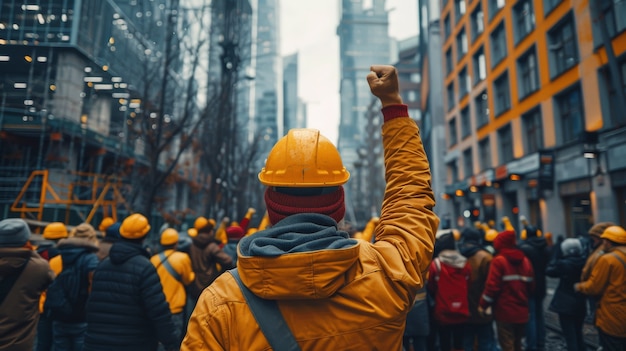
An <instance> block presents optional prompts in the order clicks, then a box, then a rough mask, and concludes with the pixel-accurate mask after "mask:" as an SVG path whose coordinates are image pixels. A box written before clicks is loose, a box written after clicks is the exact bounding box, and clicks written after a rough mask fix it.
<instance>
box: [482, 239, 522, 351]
mask: <svg viewBox="0 0 626 351" xmlns="http://www.w3.org/2000/svg"><path fill="white" fill-rule="evenodd" d="M494 247H495V249H496V256H495V257H494V258H493V260H492V261H491V265H490V267H489V275H488V276H487V282H486V284H485V290H484V291H483V294H482V297H481V298H480V302H479V306H478V312H479V313H481V314H485V315H488V314H489V312H490V311H489V307H492V311H493V318H494V320H495V321H496V327H497V330H498V342H499V343H500V348H502V351H521V350H522V338H523V337H524V333H525V328H526V323H528V316H529V309H528V299H529V298H530V295H531V293H532V291H533V289H534V284H533V277H534V273H533V267H532V264H531V263H530V260H529V259H528V258H526V256H525V255H524V253H523V252H522V251H521V250H520V249H518V248H517V244H516V240H515V232H514V231H512V230H505V231H503V232H501V233H499V234H498V236H497V237H496V239H495V240H494Z"/></svg>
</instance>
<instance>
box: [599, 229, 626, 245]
mask: <svg viewBox="0 0 626 351" xmlns="http://www.w3.org/2000/svg"><path fill="white" fill-rule="evenodd" d="M600 237H601V238H602V239H607V240H611V241H612V242H614V243H617V244H626V230H624V228H622V227H620V226H617V225H614V226H610V227H608V228H606V229H605V230H604V232H602V235H600Z"/></svg>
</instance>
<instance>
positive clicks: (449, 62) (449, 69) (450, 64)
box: [446, 48, 453, 75]
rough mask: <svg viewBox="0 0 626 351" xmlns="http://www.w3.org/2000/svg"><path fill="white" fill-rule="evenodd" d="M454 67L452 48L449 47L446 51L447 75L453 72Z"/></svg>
mask: <svg viewBox="0 0 626 351" xmlns="http://www.w3.org/2000/svg"><path fill="white" fill-rule="evenodd" d="M452 67H453V62H452V48H449V49H448V51H446V75H448V74H450V73H452Z"/></svg>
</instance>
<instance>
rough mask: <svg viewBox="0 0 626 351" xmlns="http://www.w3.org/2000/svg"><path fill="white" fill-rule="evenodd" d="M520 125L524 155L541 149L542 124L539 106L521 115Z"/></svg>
mask: <svg viewBox="0 0 626 351" xmlns="http://www.w3.org/2000/svg"><path fill="white" fill-rule="evenodd" d="M522 125H523V128H524V135H525V140H524V141H525V143H524V149H525V150H524V151H525V154H526V155H529V154H532V153H535V152H537V151H539V150H540V149H541V148H543V129H542V127H543V123H542V122H541V109H540V108H539V106H537V107H535V108H534V109H532V110H530V111H528V112H526V113H525V114H523V115H522Z"/></svg>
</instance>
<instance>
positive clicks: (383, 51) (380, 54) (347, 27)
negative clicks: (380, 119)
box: [337, 0, 396, 222]
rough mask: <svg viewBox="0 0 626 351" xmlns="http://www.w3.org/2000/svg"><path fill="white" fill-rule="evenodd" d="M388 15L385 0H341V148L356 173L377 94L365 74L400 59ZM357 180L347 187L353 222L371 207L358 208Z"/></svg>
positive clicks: (348, 212) (368, 211)
mask: <svg viewBox="0 0 626 351" xmlns="http://www.w3.org/2000/svg"><path fill="white" fill-rule="evenodd" d="M365 5H367V6H365ZM388 17H389V16H388V12H387V10H386V9H385V0H372V1H369V2H368V1H363V0H358V1H355V0H342V1H341V16H340V23H339V26H338V28H337V35H338V36H339V47H340V48H339V54H340V74H341V77H340V79H341V82H340V91H339V92H340V113H341V114H340V122H339V140H338V141H337V148H338V149H339V152H340V154H341V157H342V159H343V161H344V164H345V165H346V167H347V168H348V169H349V170H351V171H352V172H353V174H356V171H355V170H356V168H358V167H359V165H360V164H361V163H362V162H363V160H362V159H363V158H364V157H366V155H365V151H364V150H365V144H364V143H366V142H367V141H368V140H367V137H366V135H367V134H366V131H365V125H366V121H367V113H368V106H370V105H371V103H372V100H373V97H372V94H371V92H370V90H369V86H368V84H367V81H366V79H365V77H366V76H367V74H368V73H369V72H370V66H371V65H372V64H380V63H385V62H395V61H396V58H394V57H390V56H391V54H390V52H391V51H392V50H391V49H392V47H393V46H392V40H391V39H390V38H389V34H388V27H389V18H388ZM359 150H361V152H359ZM357 183H359V182H354V181H353V182H351V183H350V186H349V187H347V188H346V202H347V207H348V208H347V213H346V218H347V219H348V220H349V221H352V222H361V221H362V218H356V216H357V215H356V214H355V213H356V212H359V211H361V212H363V213H364V214H363V215H361V217H363V216H364V215H365V214H369V213H370V209H362V208H357V209H356V211H355V205H356V204H355V194H356V193H357V192H358V191H360V189H357V186H358V185H357Z"/></svg>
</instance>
